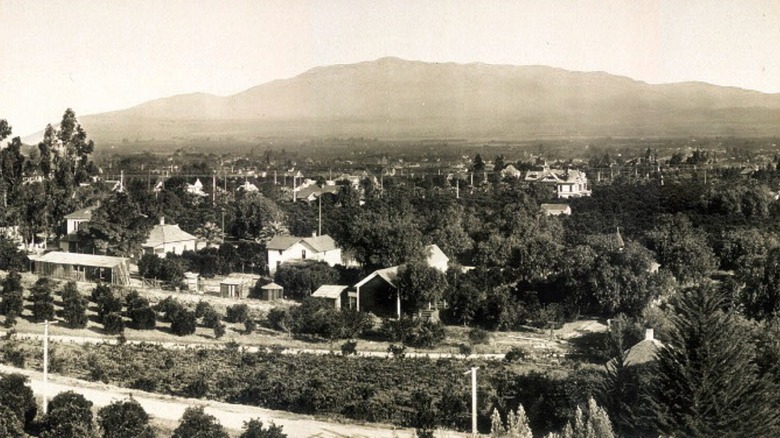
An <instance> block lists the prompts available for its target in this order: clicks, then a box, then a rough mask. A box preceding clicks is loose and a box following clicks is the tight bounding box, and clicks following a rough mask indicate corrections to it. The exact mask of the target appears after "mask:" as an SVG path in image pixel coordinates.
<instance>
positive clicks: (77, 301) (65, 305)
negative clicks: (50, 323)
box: [61, 281, 87, 328]
mask: <svg viewBox="0 0 780 438" xmlns="http://www.w3.org/2000/svg"><path fill="white" fill-rule="evenodd" d="M61 295H62V317H63V319H65V323H66V324H68V326H70V327H72V328H84V327H86V326H87V299H86V298H85V297H84V296H82V295H81V293H80V292H79V290H78V288H77V287H76V283H74V282H72V281H71V282H68V283H66V284H65V286H64V287H63V288H62V294H61Z"/></svg>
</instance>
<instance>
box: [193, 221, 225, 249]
mask: <svg viewBox="0 0 780 438" xmlns="http://www.w3.org/2000/svg"><path fill="white" fill-rule="evenodd" d="M195 235H196V236H198V238H199V239H201V240H205V241H206V248H211V246H212V245H213V244H214V243H217V242H221V241H222V237H223V232H222V229H221V228H219V226H218V225H217V224H215V223H214V222H206V223H205V224H203V226H202V227H198V229H197V230H195Z"/></svg>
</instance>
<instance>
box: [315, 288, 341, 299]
mask: <svg viewBox="0 0 780 438" xmlns="http://www.w3.org/2000/svg"><path fill="white" fill-rule="evenodd" d="M348 287H349V286H342V285H339V284H323V285H322V286H320V287H319V288H318V289H317V290H315V291H314V293H313V294H311V296H313V297H317V298H331V299H334V298H339V297H340V296H341V294H342V293H343V292H344V291H345V290H346V289H347V288H348Z"/></svg>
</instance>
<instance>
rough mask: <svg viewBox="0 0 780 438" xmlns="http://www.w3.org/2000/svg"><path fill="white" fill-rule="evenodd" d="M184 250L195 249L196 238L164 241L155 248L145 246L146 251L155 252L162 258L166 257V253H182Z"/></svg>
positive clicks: (148, 252) (147, 252)
mask: <svg viewBox="0 0 780 438" xmlns="http://www.w3.org/2000/svg"><path fill="white" fill-rule="evenodd" d="M184 251H195V240H185V241H181V242H170V243H164V244H162V245H159V246H155V247H154V248H150V247H146V248H144V253H146V254H155V255H157V256H158V257H160V258H164V257H165V254H168V253H169V252H172V253H174V254H181V253H183V252H184Z"/></svg>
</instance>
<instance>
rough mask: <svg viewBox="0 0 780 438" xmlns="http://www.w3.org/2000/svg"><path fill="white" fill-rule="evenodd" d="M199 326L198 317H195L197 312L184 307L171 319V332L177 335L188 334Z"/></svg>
mask: <svg viewBox="0 0 780 438" xmlns="http://www.w3.org/2000/svg"><path fill="white" fill-rule="evenodd" d="M197 327H198V319H197V318H195V312H192V311H190V310H186V309H183V310H181V311H178V312H176V313H175V315H174V316H173V320H172V321H171V332H173V334H175V335H177V336H187V335H191V334H193V333H195V329H197Z"/></svg>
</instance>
